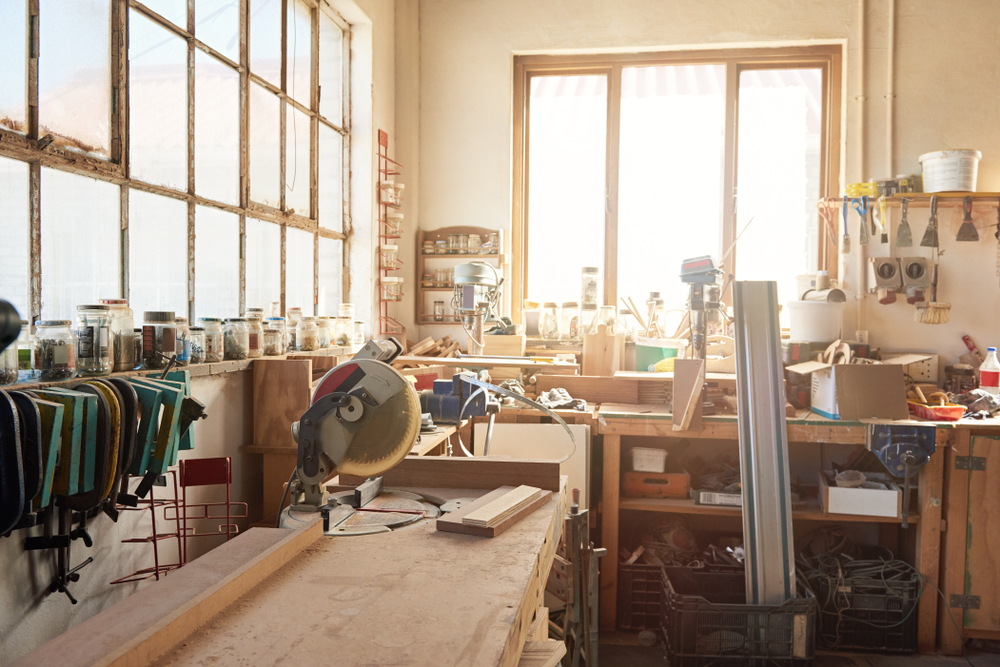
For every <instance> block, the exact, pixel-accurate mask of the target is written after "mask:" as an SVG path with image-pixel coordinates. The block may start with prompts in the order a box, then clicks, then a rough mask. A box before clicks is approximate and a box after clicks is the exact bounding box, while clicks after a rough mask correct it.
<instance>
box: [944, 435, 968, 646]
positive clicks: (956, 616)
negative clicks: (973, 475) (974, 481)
mask: <svg viewBox="0 0 1000 667" xmlns="http://www.w3.org/2000/svg"><path fill="white" fill-rule="evenodd" d="M970 441H971V436H970V433H969V431H968V430H965V429H959V430H958V431H956V432H955V439H954V441H953V445H952V447H950V448H949V449H948V450H947V452H948V456H947V459H946V462H945V470H944V477H945V497H944V501H945V502H944V513H945V526H946V527H947V530H946V531H945V538H944V553H943V554H942V559H941V573H942V576H941V585H940V588H941V592H942V593H943V594H944V600H939V602H938V648H939V649H940V650H941V652H942V653H944V654H945V655H961V654H962V632H961V630H960V629H959V628H961V626H962V614H961V610H952V609H951V608H950V607H949V605H948V603H947V602H946V601H947V600H948V599H949V597H950V596H951V595H962V594H964V592H965V544H966V542H965V540H966V536H967V531H968V516H969V471H968V470H956V469H955V459H956V458H958V457H959V456H968V455H969V449H970V446H971V442H970ZM956 625H957V626H958V627H956Z"/></svg>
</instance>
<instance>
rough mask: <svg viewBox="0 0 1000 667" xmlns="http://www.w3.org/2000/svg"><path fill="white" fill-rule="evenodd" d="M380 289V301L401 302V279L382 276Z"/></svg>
mask: <svg viewBox="0 0 1000 667" xmlns="http://www.w3.org/2000/svg"><path fill="white" fill-rule="evenodd" d="M379 282H380V284H381V288H382V301H402V300H403V279H402V278H395V277H393V276H382V278H381V279H380V281H379Z"/></svg>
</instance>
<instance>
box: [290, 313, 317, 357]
mask: <svg viewBox="0 0 1000 667" xmlns="http://www.w3.org/2000/svg"><path fill="white" fill-rule="evenodd" d="M295 337H296V340H298V343H299V350H301V351H302V352H313V351H315V350H318V349H319V327H318V326H317V325H316V318H315V317H303V318H302V319H301V320H300V321H299V325H298V326H297V327H296V332H295Z"/></svg>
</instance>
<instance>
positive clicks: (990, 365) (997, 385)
mask: <svg viewBox="0 0 1000 667" xmlns="http://www.w3.org/2000/svg"><path fill="white" fill-rule="evenodd" d="M979 388H980V389H982V390H983V391H988V392H989V393H991V394H993V395H994V396H995V395H997V394H1000V362H998V361H997V349H996V348H995V347H988V348H986V360H985V361H984V362H983V363H982V364H981V365H980V366H979Z"/></svg>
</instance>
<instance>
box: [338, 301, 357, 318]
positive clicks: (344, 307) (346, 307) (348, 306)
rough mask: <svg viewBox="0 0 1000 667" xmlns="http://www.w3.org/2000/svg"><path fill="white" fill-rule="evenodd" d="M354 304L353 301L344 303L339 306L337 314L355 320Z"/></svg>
mask: <svg viewBox="0 0 1000 667" xmlns="http://www.w3.org/2000/svg"><path fill="white" fill-rule="evenodd" d="M354 311H355V308H354V304H353V303H342V304H340V306H338V307H337V315H339V316H340V317H346V318H347V319H349V320H352V321H353V320H354Z"/></svg>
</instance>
